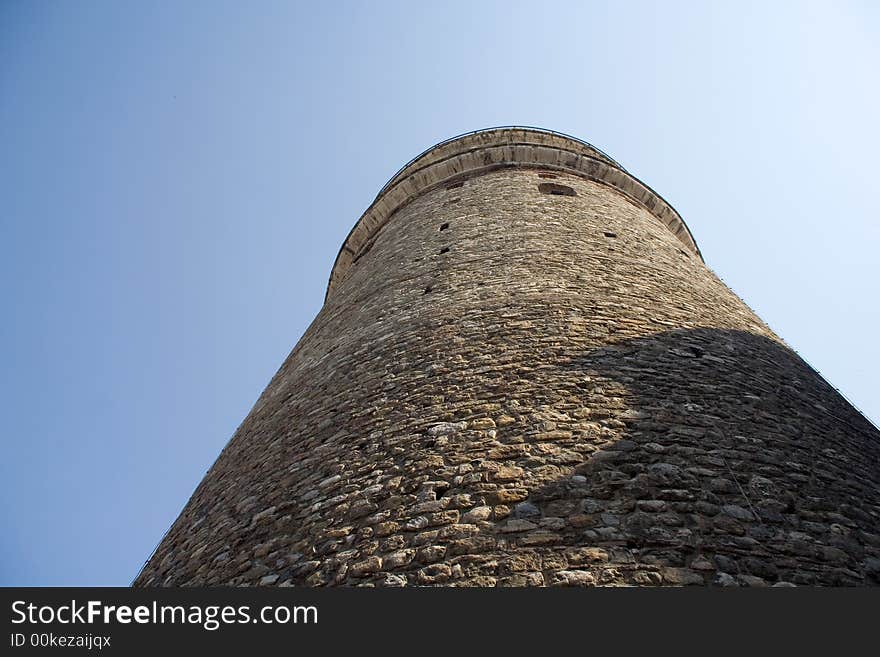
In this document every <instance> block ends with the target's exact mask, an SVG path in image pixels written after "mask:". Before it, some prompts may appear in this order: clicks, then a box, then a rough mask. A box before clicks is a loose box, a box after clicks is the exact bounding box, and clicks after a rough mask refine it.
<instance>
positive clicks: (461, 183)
mask: <svg viewBox="0 0 880 657" xmlns="http://www.w3.org/2000/svg"><path fill="white" fill-rule="evenodd" d="M463 186H464V181H462V182H457V183H452V184H451V185H446V189H458V188H459V187H463Z"/></svg>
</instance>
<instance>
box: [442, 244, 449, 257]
mask: <svg viewBox="0 0 880 657" xmlns="http://www.w3.org/2000/svg"><path fill="white" fill-rule="evenodd" d="M440 253H441V255H442V254H444V253H449V247H448V246H444V247H443V248H442V249H440Z"/></svg>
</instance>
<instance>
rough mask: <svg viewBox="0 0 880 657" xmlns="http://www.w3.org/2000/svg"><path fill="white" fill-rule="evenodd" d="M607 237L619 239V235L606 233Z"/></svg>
mask: <svg viewBox="0 0 880 657" xmlns="http://www.w3.org/2000/svg"><path fill="white" fill-rule="evenodd" d="M605 237H617V233H605Z"/></svg>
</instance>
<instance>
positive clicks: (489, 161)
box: [324, 126, 703, 302]
mask: <svg viewBox="0 0 880 657" xmlns="http://www.w3.org/2000/svg"><path fill="white" fill-rule="evenodd" d="M503 167H523V168H536V169H548V170H551V171H560V172H565V173H570V174H574V175H577V176H580V177H582V178H586V179H588V180H592V181H595V182H599V183H602V184H605V185H608V186H610V187H612V188H614V189H616V190H618V191H619V192H621V193H622V194H623V195H624V196H626V197H627V198H628V199H630V200H631V201H633V202H634V203H636V204H637V205H640V206H642V207H644V208H645V209H647V210H648V211H649V212H651V214H653V215H654V216H655V217H657V218H658V219H659V220H660V221H661V222H662V223H663V224H664V225H665V226H666V227H667V228H668V229H669V230H670V232H672V233H673V235H675V236H676V238H678V240H679V241H680V242H681V243H682V245H683V246H684V247H685V248H687V249H688V250H689V251H690V252H691V253H694V254H695V255H697V256H698V257H699V258H700V259H701V260H702V259H703V256H702V254H701V253H700V249H699V247H698V246H697V243H696V241H695V240H694V237H693V235H692V234H691V231H690V229H689V228H688V227H687V224H685V222H684V220H683V219H682V218H681V215H679V214H678V212H677V211H676V210H675V209H674V208H673V207H672V206H671V205H670V204H669V203H668V202H667V201H666V200H664V199H663V197H661V196H660V195H659V194H658V193H657V192H655V191H654V190H653V189H651V188H650V187H649V186H648V185H646V184H645V183H643V182H642V181H641V180H639V179H638V178H636V177H635V176H633V175H632V174H630V173H629V172H628V171H627V170H626V169H624V168H623V167H622V166H621V165H620V164H618V163H617V162H615V161H614V160H613V159H611V158H610V157H609V156H608V155H606V154H605V153H604V152H602V151H601V150H600V149H598V148H596V147H595V146H592V145H591V144H588V143H587V142H585V141H581V140H580V139H577V138H576V137H571V136H569V135H565V134H562V133H559V132H554V131H552V130H545V129H543V128H531V127H520V126H505V127H497V128H486V129H483V130H476V131H474V132H469V133H466V134H464V135H459V136H458V137H453V138H452V139H447V140H444V141H442V142H440V143H439V144H436V145H434V146H432V147H431V148H429V149H428V150H426V151H424V152H423V153H421V154H420V155H418V156H416V157H415V158H413V159H412V160H410V161H409V162H408V163H407V164H405V165H404V166H403V167H402V168H401V169H400V170H399V171H398V172H397V173H396V174H394V176H392V177H391V179H390V180H389V181H388V182H387V183H386V184H385V186H384V187H383V188H382V189H381V191H380V192H379V194H378V195H377V196H376V199H375V200H374V201H373V203H372V204H371V205H370V207H369V208H367V210H366V211H365V212H364V213H363V215H361V217H360V219H358V221H357V223H355V225H354V227H353V228H352V229H351V231H350V232H349V234H348V236H347V237H346V238H345V241H344V242H343V245H342V248H341V249H340V250H339V253H338V255H337V256H336V260H335V262H334V263H333V268H332V270H331V272H330V281H329V283H328V285H327V293H326V295H325V297H324V300H325V302H326V300H327V299H328V298H329V297H330V294H331V293H332V291H333V289H334V288H335V287H336V286H337V285H338V284H339V283H340V282H341V281H342V280H344V279H345V277H346V275H347V274H348V272H349V270H350V269H351V267H352V266H353V265H354V264H355V263H357V261H358V260H359V259H360V257H361V256H362V255H364V254H365V253H366V252H367V251H368V250H369V249H370V247H371V246H372V243H373V240H374V239H375V237H376V235H377V234H378V233H379V231H380V230H381V229H382V228H383V227H384V226H385V224H386V223H388V221H389V220H390V219H391V217H392V216H393V215H394V213H395V212H397V210H399V209H400V208H401V207H403V206H404V205H406V204H407V203H409V202H410V201H412V200H413V199H414V198H416V197H418V196H419V195H420V194H422V193H424V192H425V191H427V190H429V189H431V188H434V187H437V186H439V185H444V184H445V185H452V184H456V183H457V182H459V181H461V180H463V179H465V178H468V177H471V176H475V175H480V174H482V173H486V172H488V171H492V170H495V169H499V168H503Z"/></svg>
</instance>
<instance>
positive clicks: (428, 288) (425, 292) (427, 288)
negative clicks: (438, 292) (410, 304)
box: [422, 285, 431, 294]
mask: <svg viewBox="0 0 880 657" xmlns="http://www.w3.org/2000/svg"><path fill="white" fill-rule="evenodd" d="M430 291H431V286H430V285H429V286H428V287H426V288H425V291H424V292H422V294H427V293H428V292H430Z"/></svg>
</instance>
